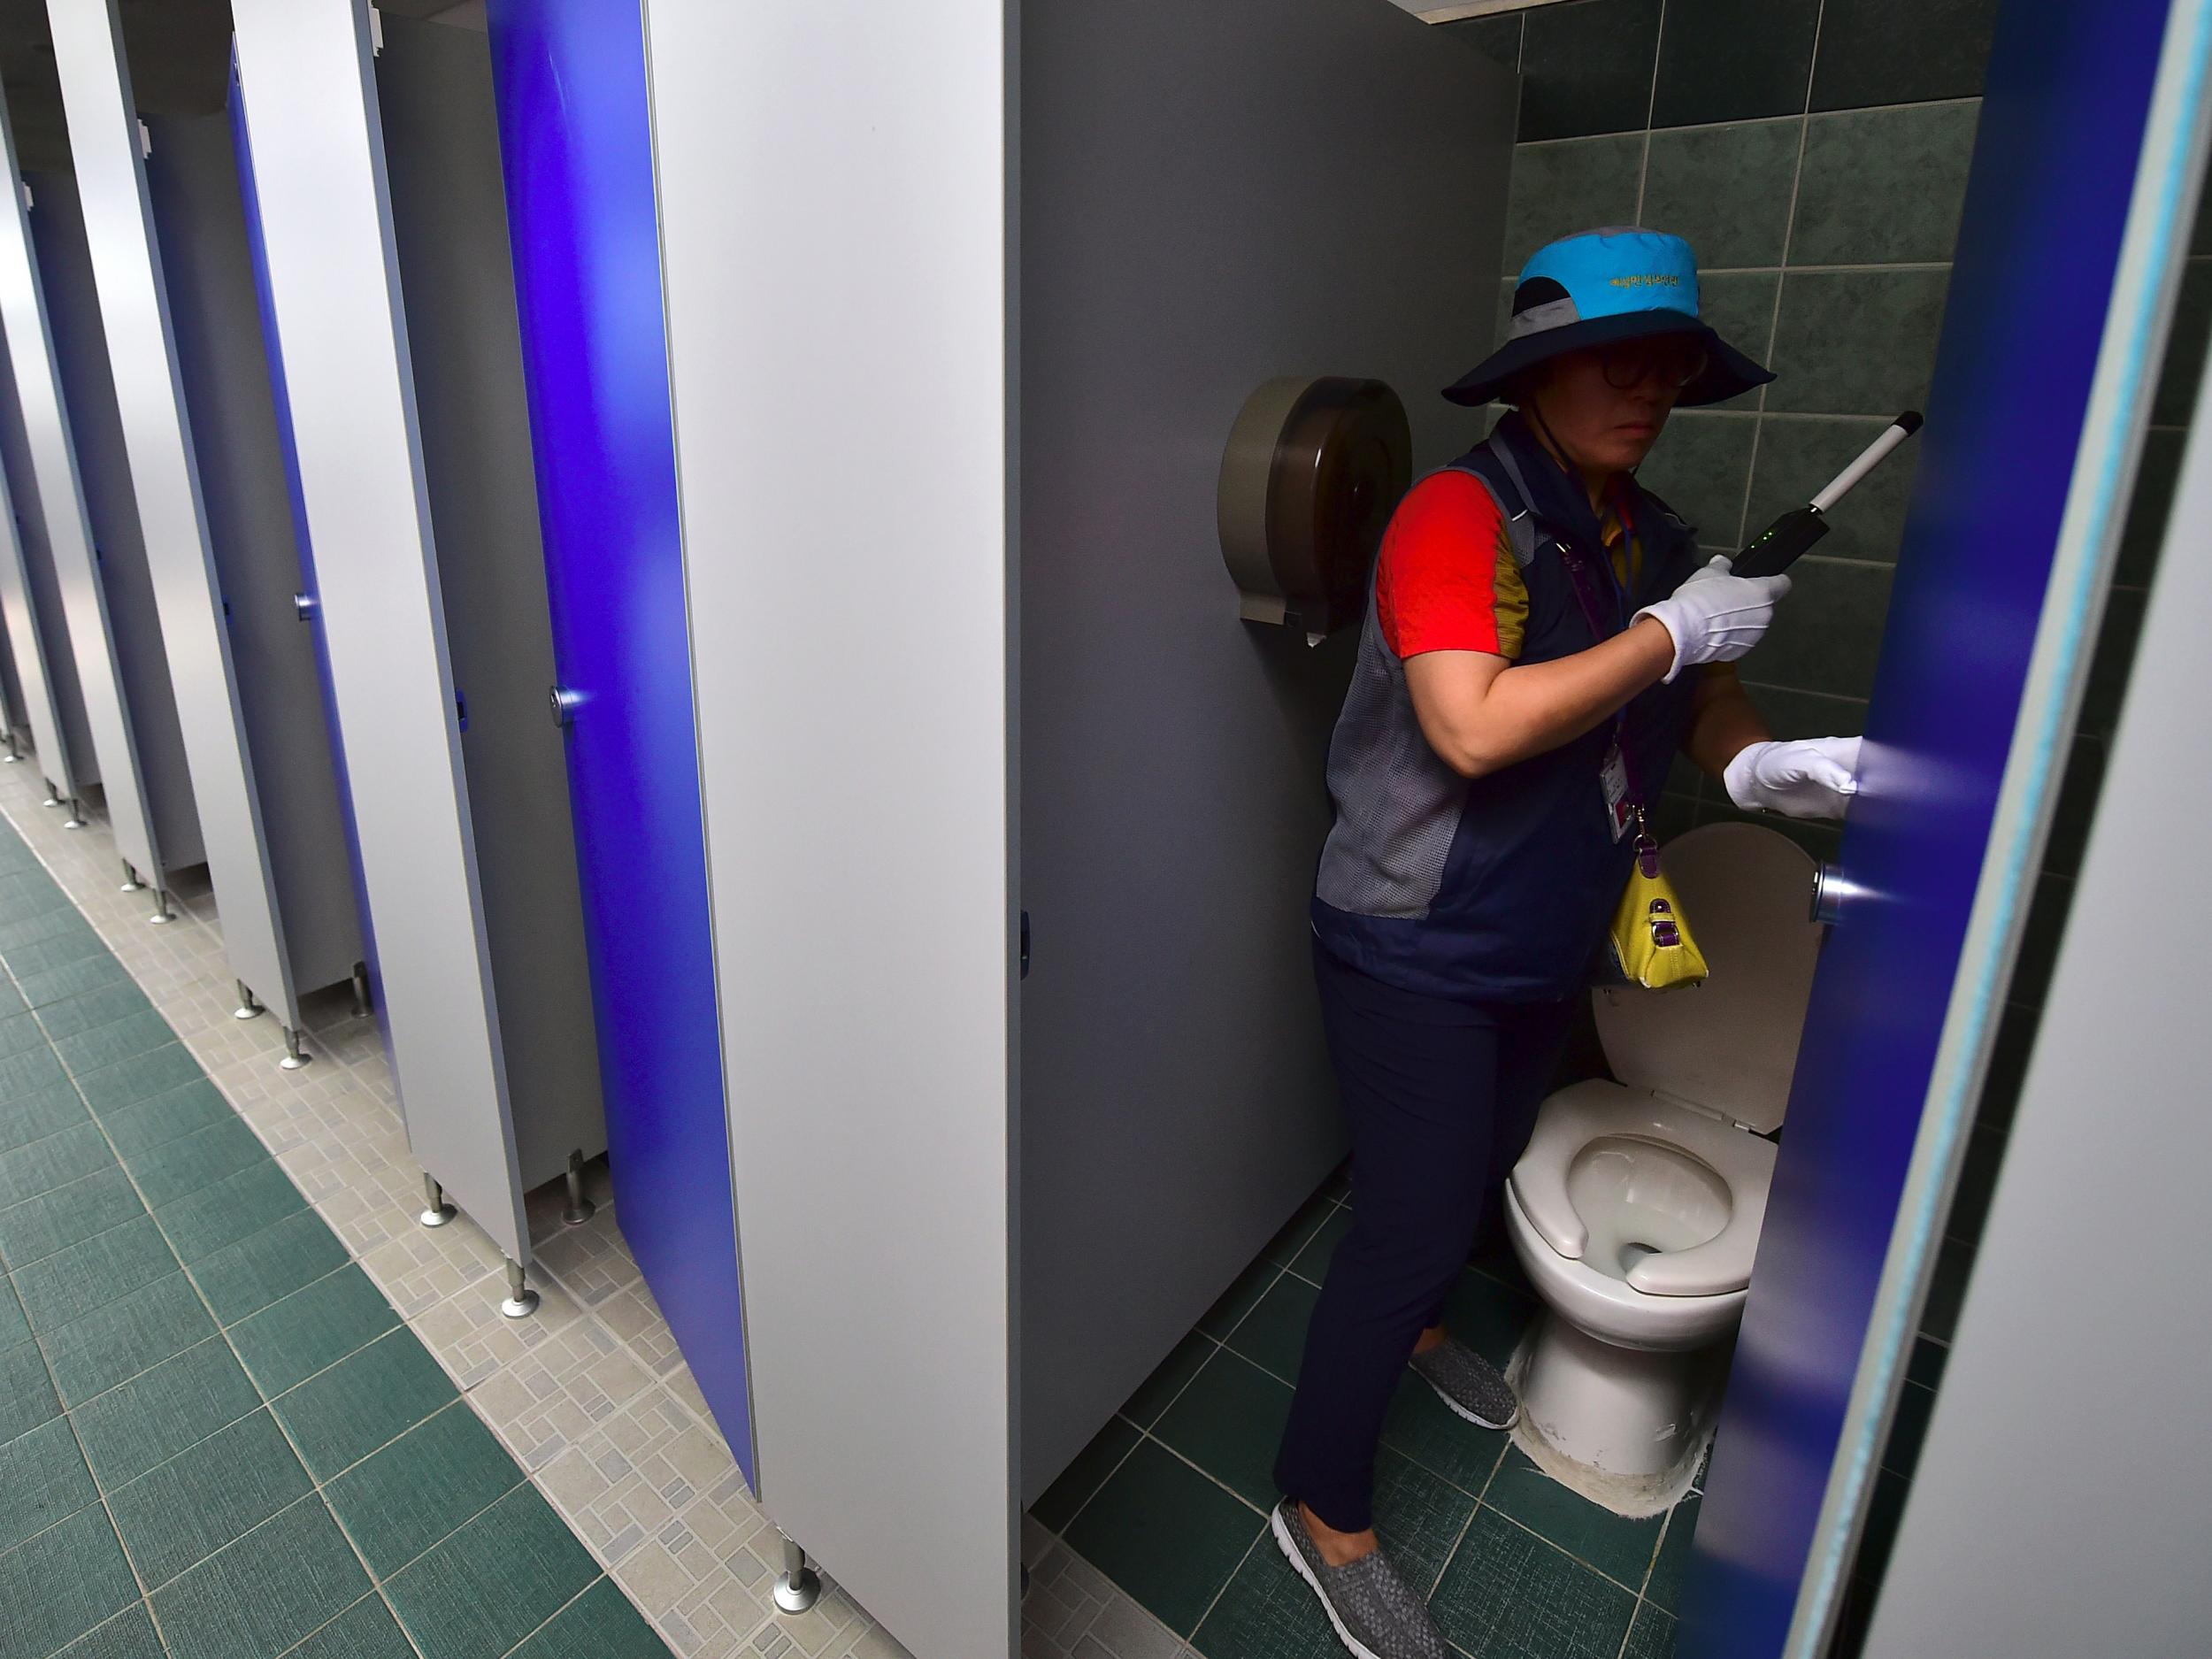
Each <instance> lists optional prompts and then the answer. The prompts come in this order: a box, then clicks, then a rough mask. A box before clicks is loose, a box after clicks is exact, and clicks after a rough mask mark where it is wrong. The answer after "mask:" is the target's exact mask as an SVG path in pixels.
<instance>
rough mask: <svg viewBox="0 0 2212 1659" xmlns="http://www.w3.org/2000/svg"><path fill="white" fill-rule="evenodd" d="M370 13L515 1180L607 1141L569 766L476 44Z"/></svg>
mask: <svg viewBox="0 0 2212 1659" xmlns="http://www.w3.org/2000/svg"><path fill="white" fill-rule="evenodd" d="M383 27H384V45H383V50H382V51H381V52H380V54H379V56H378V58H377V61H376V76H377V96H378V101H379V108H380V114H381V125H380V128H379V132H380V136H381V139H382V143H383V152H384V160H385V166H386V169H387V172H388V178H389V180H390V191H391V195H390V207H391V214H392V219H391V226H392V235H393V240H394V247H395V251H396V257H397V258H398V260H399V269H400V288H401V291H402V296H403V300H404V303H405V305H406V310H407V333H408V338H409V340H410V342H411V350H410V360H411V365H412V368H411V385H412V387H413V389H414V395H415V396H414V403H415V411H416V418H417V422H418V429H419V432H420V434H421V446H422V447H421V456H422V464H423V469H424V470H423V482H424V487H425V488H426V491H427V492H428V497H429V502H430V519H431V522H432V524H433V525H434V526H435V527H436V533H437V535H438V541H439V552H438V558H437V566H436V568H437V578H438V587H439V591H440V593H441V595H442V614H443V616H444V618H445V625H446V646H447V654H448V657H449V661H450V663H451V664H452V672H453V678H454V692H455V695H456V697H457V701H458V705H459V707H460V710H461V757H462V762H463V766H464V769H465V780H466V787H467V790H468V801H469V818H470V825H471V833H472V835H473V837H474V843H475V848H476V868H477V876H478V879H479V880H480V883H481V888H482V896H483V905H484V928H485V936H486V938H487V940H488V943H489V947H490V951H491V982H492V989H493V994H494V995H495V997H496V998H497V1002H498V1010H499V1033H500V1043H501V1048H502V1052H503V1056H504V1062H503V1063H504V1064H505V1066H506V1069H507V1087H508V1090H509V1093H510V1094H511V1097H512V1099H513V1101H514V1102H515V1152H516V1158H517V1164H516V1169H517V1176H516V1179H518V1181H519V1182H520V1184H521V1186H522V1187H523V1189H524V1190H525V1191H527V1190H528V1189H529V1188H531V1187H536V1186H538V1185H540V1184H541V1183H542V1182H545V1181H549V1180H551V1179H555V1178H557V1177H558V1176H559V1175H560V1174H561V1173H562V1172H563V1171H565V1169H566V1168H567V1167H568V1160H569V1155H570V1154H571V1153H572V1152H575V1151H580V1152H581V1153H582V1154H583V1155H584V1156H586V1157H594V1156H597V1155H598V1154H599V1152H600V1151H601V1150H602V1149H603V1148H605V1146H606V1144H607V1141H606V1128H605V1122H604V1118H603V1113H602V1110H601V1106H600V1082H599V1049H598V1042H597V1040H596V1035H595V1031H594V1029H593V1021H592V987H591V970H590V967H589V964H588V955H587V952H586V949H585V942H584V941H585V934H584V915H583V899H582V896H581V895H580V892H579V884H578V877H577V869H576V841H575V833H574V831H573V830H572V828H571V826H570V822H569V791H568V776H567V767H566V764H565V760H564V758H563V755H562V749H563V743H562V737H561V729H560V727H559V726H557V724H556V723H555V721H554V718H553V710H552V706H551V703H550V702H549V695H548V694H549V691H550V689H551V687H552V685H553V680H554V667H553V660H554V659H553V634H552V623H551V621H550V619H549V617H548V615H547V608H546V568H545V549H544V543H543V541H542V540H541V535H540V533H539V528H538V498H537V484H536V479H535V475H534V465H533V462H532V457H531V444H530V416H529V408H528V399H527V397H526V394H525V391H524V386H523V365H522V346H521V337H520V330H519V327H518V323H517V321H516V315H515V285H514V273H513V271H512V268H511V265H510V263H509V259H508V251H507V230H506V223H507V204H506V193H505V188H504V186H503V182H502V180H501V176H500V159H499V129H498V123H497V120H496V119H495V113H494V111H493V101H492V70H491V52H490V48H489V46H488V43H487V42H486V40H485V37H484V35H483V32H482V31H481V30H479V29H472V28H467V27H457V26H456V25H454V24H451V23H442V22H436V21H426V20H423V19H414V18H397V17H388V18H386V19H384V24H383ZM671 649H673V648H671ZM634 880H635V878H634V877H632V878H631V881H632V882H634ZM627 885H629V884H628V883H625V884H624V886H625V887H626V886H627Z"/></svg>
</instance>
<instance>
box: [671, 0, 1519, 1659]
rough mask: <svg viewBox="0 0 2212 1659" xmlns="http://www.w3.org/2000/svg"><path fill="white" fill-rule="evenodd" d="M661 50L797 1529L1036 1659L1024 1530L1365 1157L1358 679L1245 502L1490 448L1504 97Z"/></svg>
mask: <svg viewBox="0 0 2212 1659" xmlns="http://www.w3.org/2000/svg"><path fill="white" fill-rule="evenodd" d="M646 18H647V25H648V31H649V44H650V58H651V86H652V97H653V107H654V116H655V127H656V145H657V150H656V153H657V163H658V182H659V189H660V208H661V214H662V249H663V258H664V284H665V290H666V306H667V315H668V328H669V339H670V349H671V361H672V381H673V389H674V396H675V416H676V419H675V426H676V433H677V442H678V463H679V474H680V480H681V485H682V494H683V512H684V527H685V557H686V566H687V580H688V582H689V590H690V626H691V633H692V649H693V657H694V672H695V676H696V684H697V687H698V703H699V733H700V764H701V774H702V779H703V792H704V795H705V801H706V825H707V835H708V847H709V854H710V873H711V879H712V904H713V910H714V918H715V929H716V949H717V963H718V972H719V976H720V992H721V1000H722V1018H723V1029H724V1037H725V1042H726V1053H727V1056H728V1065H729V1073H730V1077H731V1080H732V1086H731V1091H730V1116H731V1125H732V1133H731V1140H732V1146H733V1161H734V1167H735V1171H736V1187H737V1206H738V1214H739V1216H740V1217H741V1233H742V1241H743V1248H744V1257H745V1268H746V1272H745V1286H746V1302H747V1331H748V1339H749V1340H748V1348H749V1362H750V1368H751V1375H752V1378H753V1386H754V1395H755V1400H756V1402H757V1441H758V1447H759V1466H760V1481H761V1497H762V1501H763V1503H764V1506H765V1507H766V1509H767V1510H768V1512H769V1514H770V1515H771V1516H772V1517H774V1519H775V1520H776V1522H777V1524H778V1525H780V1526H782V1527H783V1528H785V1529H786V1530H787V1532H791V1533H792V1534H793V1535H794V1536H795V1538H796V1539H797V1540H798V1541H799V1542H800V1543H802V1544H803V1545H804V1546H805V1547H806V1548H808V1549H809V1550H810V1551H812V1552H814V1553H816V1554H818V1555H819V1556H820V1557H821V1559H822V1561H823V1563H824V1565H825V1566H826V1569H827V1570H828V1571H830V1572H831V1573H832V1574H833V1575H834V1576H835V1577H836V1578H837V1579H838V1580H839V1582H840V1583H841V1584H842V1585H843V1586H845V1587H846V1588H847V1589H848V1590H849V1591H850V1592H851V1593H852V1594H853V1595H854V1596H855V1597H856V1599H857V1600H858V1601H860V1602H861V1604H862V1605H864V1606H865V1607H867V1608H868V1609H869V1610H870V1611H871V1612H872V1613H873V1614H874V1615H875V1616H876V1617H879V1618H880V1619H881V1620H882V1621H883V1622H884V1623H885V1624H886V1626H887V1628H888V1629H889V1631H890V1632H892V1634H894V1635H895V1636H896V1637H898V1638H899V1639H900V1640H902V1641H903V1642H904V1643H906V1644H907V1645H908V1646H909V1647H910V1648H912V1649H913V1650H914V1651H916V1652H918V1653H926V1654H932V1655H935V1654H959V1655H991V1656H992V1659H999V1656H1001V1655H1006V1654H1008V1653H1010V1652H1011V1651H1012V1650H1013V1648H1014V1646H1015V1640H1014V1634H1013V1628H1012V1617H1011V1608H1012V1604H1013V1596H1012V1594H1011V1591H1010V1586H1011V1583H1012V1578H1013V1566H1012V1560H1011V1548H1010V1541H1009V1540H1010V1534H1011V1530H1012V1526H1013V1521H1014V1517H1015V1515H1016V1513H1017V1510H1018V1504H1019V1503H1020V1502H1022V1501H1023V1500H1025V1499H1026V1498H1028V1497H1030V1496H1032V1495H1033V1494H1035V1493H1036V1492H1038V1491H1039V1490H1040V1489H1041V1488H1042V1487H1043V1486H1045V1485H1046V1484H1047V1483H1048V1482H1049V1481H1050V1479H1052V1478H1053V1477H1054V1476H1055V1475H1056V1474H1057V1473H1058V1472H1060V1471H1061V1469H1062V1468H1063V1467H1064V1465H1065V1463H1067V1461H1068V1460H1069V1458H1070V1457H1071V1456H1072V1455H1074V1454H1075V1453H1076V1451H1078V1450H1079V1448H1081V1446H1082V1445H1083V1444H1084V1443H1085V1442H1086V1441H1087V1440H1088V1438H1089V1437H1090V1436H1091V1435H1092V1433H1093V1432H1094V1431H1095V1430H1097V1429H1098V1428H1099V1427H1100V1426H1102V1425H1103V1423H1104V1422H1105V1421H1106V1420H1107V1419H1108V1417H1110V1415H1111V1413H1112V1412H1113V1410H1114V1409H1115V1408H1116V1407H1117V1406H1118V1404H1119V1403H1120V1402H1121V1401H1122V1400H1123V1399H1124V1398H1125V1397H1126V1395H1127V1394H1128V1393H1129V1392H1130V1390H1131V1389H1132V1388H1133V1386H1135V1385H1136V1384H1137V1383H1138V1382H1139V1381H1141V1379H1143V1377H1144V1376H1145V1375H1146V1374H1147V1373H1148V1371H1150V1370H1151V1369H1153V1367H1154V1366H1156V1364H1157V1363H1158V1362H1159V1361H1160V1360H1162V1359H1163V1358H1164V1356H1166V1354H1167V1353H1168V1351H1169V1349H1170V1348H1171V1347H1172V1346H1173V1345H1174V1343H1175V1342H1176V1341H1177V1340H1179V1338H1181V1337H1182V1336H1183V1335H1185V1334H1186V1333H1187V1332H1188V1331H1189V1329H1190V1327H1191V1325H1192V1324H1193V1323H1194V1320H1195V1319H1196V1318H1197V1317H1198V1316H1199V1315H1200V1314H1201V1313H1202V1312H1203V1310H1205V1308H1206V1307H1207V1305H1208V1304H1209V1303H1210V1302H1212V1301H1213V1300H1214V1299H1215V1298H1216V1297H1217V1296H1218V1295H1219V1294H1220V1293H1221V1292H1222V1291H1223V1290H1224V1289H1225V1288H1226V1286H1227V1285H1228V1284H1229V1282H1230V1281H1231V1279H1233V1277H1234V1275H1235V1274H1236V1273H1237V1272H1238V1271H1240V1270H1241V1269H1242V1268H1243V1267H1244V1266H1245V1265H1246V1264H1247V1263H1249V1262H1250V1261H1251V1259H1252V1258H1253V1257H1254V1256H1255V1255H1256V1253H1257V1252H1258V1251H1259V1250H1260V1249H1261V1248H1263V1245H1264V1244H1265V1242H1266V1240H1268V1238H1269V1236H1270V1235H1271V1233H1274V1232H1275V1231H1276V1230H1277V1229H1278V1228H1279V1226H1280V1225H1281V1224H1282V1223H1283V1222H1284V1221H1285V1220H1286V1219H1287V1218H1288V1217H1289V1216H1290V1214H1291V1213H1292V1211H1293V1210H1294V1209H1295V1208H1296V1207H1297V1205H1298V1204H1299V1203H1300V1202H1302V1201H1303V1200H1304V1199H1305V1198H1306V1197H1307V1196H1308V1195H1309V1194H1310V1193H1311V1191H1312V1190H1313V1188H1314V1187H1316V1186H1317V1184H1318V1183H1319V1182H1320V1181H1321V1180H1322V1179H1323V1178H1324V1177H1325V1175H1326V1173H1327V1171H1328V1170H1329V1168H1330V1167H1331V1165H1332V1164H1333V1163H1334V1162H1335V1160H1336V1159H1337V1158H1338V1157H1339V1156H1340V1154H1341V1151H1342V1139H1341V1131H1340V1126H1339V1124H1338V1122H1337V1119H1336V1115H1335V1111H1334V1107H1333V1090H1332V1087H1331V1085H1330V1082H1329V1079H1328V1074H1327V1071H1326V1067H1325V1059H1324V1056H1323V1054H1322V1049H1321V1045H1320V1043H1319V1041H1318V1040H1317V1033H1316V1030H1315V1026H1316V1020H1317V1016H1316V1010H1315V1009H1314V1007H1313V1004H1312V998H1311V991H1310V956H1309V941H1308V933H1307V929H1306V926H1305V920H1304V917H1305V911H1306V905H1307V901H1308V898H1309V895H1310V890H1311V886H1310V884H1311V879H1312V870H1313V861H1314V858H1315V856H1316V854H1317V850H1318V847H1319V842H1320V840H1321V837H1322V834H1323V832H1324V830H1325V826H1326V821H1327V809H1326V803H1325V795H1324V791H1323V786H1322V777H1321V772H1322V759H1323V751H1324V749H1325V742H1326V738H1327V733H1328V730H1329V728H1330V726H1331V724H1332V722H1333V717H1334V714H1335V711H1336V705H1337V702H1338V699H1339V697H1340V693H1341V689H1342V687H1343V684H1344V678H1345V674H1346V672H1347V669H1348V651H1349V647H1350V644H1351V641H1349V640H1348V639H1339V640H1334V641H1329V642H1328V643H1326V644H1325V646H1324V647H1323V648H1321V649H1317V650H1310V649H1308V648H1307V646H1306V645H1305V643H1304V641H1303V637H1302V634H1294V633H1289V632H1286V631H1282V630H1266V629H1259V628H1255V627H1253V626H1249V625H1247V624H1245V623H1243V622H1241V621H1240V619H1239V605H1238V595H1237V590H1236V588H1235V586H1234V584H1233V582H1232V580H1231V579H1230V577H1229V576H1228V574H1227V572H1225V569H1224V568H1223V562H1222V556H1221V551H1220V547H1219V543H1218V540H1217V521H1216V499H1215V495H1216V486H1217V477H1218V472H1219V467H1220V463H1221V456H1222V451H1223V447H1224V445H1225V442H1226V440H1227V438H1228V436H1229V433H1230V429H1231V427H1232V426H1233V423H1234V421H1235V419H1236V417H1237V414H1238V411H1239V410H1240V407H1241V405H1242V404H1243V403H1244V401H1245V399H1246V397H1247V396H1248V395H1249V394H1250V393H1251V392H1252V391H1254V390H1255V389H1256V388H1257V387H1259V386H1260V385H1261V384H1262V383H1263V382H1264V381H1266V380H1271V379H1272V378H1274V377H1277V376H1281V375H1292V374H1297V375H1313V374H1338V375H1348V376H1358V377H1375V378H1379V379H1382V380H1387V381H1388V382H1390V383H1391V384H1392V385H1393V386H1394V387H1395V388H1396V389H1397V390H1398V391H1399V393H1400V394H1401V395H1402V397H1403V398H1404V400H1405V402H1406V404H1407V406H1408V408H1409V410H1410V411H1412V413H1413V417H1414V420H1415V433H1416V437H1417V459H1418V460H1419V461H1421V462H1424V463H1434V462H1437V461H1440V460H1443V459H1445V458H1447V457H1449V456H1450V455H1451V454H1453V453H1454V452H1455V451H1456V450H1457V449H1461V448H1463V447H1465V446H1466V445H1467V444H1468V443H1469V442H1472V441H1473V440H1474V439H1476V438H1478V437H1479V435H1480V434H1481V431H1482V428H1483V421H1482V419H1481V417H1479V415H1465V414H1454V413H1453V412H1452V411H1449V410H1448V409H1447V408H1445V407H1443V406H1442V405H1441V404H1440V403H1439V401H1438V399H1437V390H1438V388H1440V387H1441V386H1442V385H1444V384H1446V383H1447V382H1448V380H1451V379H1452V378H1453V377H1454V376H1455V375H1456V374H1457V373H1460V372H1462V371H1463V370H1464V368H1465V367H1466V365H1467V364H1468V363H1469V362H1471V361H1473V360H1474V359H1475V358H1476V357H1479V355H1480V354H1481V352H1482V351H1483V350H1484V349H1486V348H1487V346H1488V345H1489V343H1490V336H1491V334H1492V330H1493V322H1494V306H1495V299H1496V286H1495V271H1496V268H1497V263H1498V255H1499V249H1500V245H1501V242H1502V228H1503V219H1504V208H1505V191H1506V180H1507V169H1508V165H1509V154H1510V143H1511V137H1512V130H1513V119H1514V106H1515V88H1514V82H1513V79H1512V77H1511V75H1510V74H1509V73H1506V72H1504V71H1503V70H1502V69H1500V68H1499V67H1498V66H1497V65H1493V64H1491V63H1489V62H1487V61H1486V60H1485V59H1483V58H1479V56H1477V55H1476V54H1474V53H1472V52H1471V51H1469V50H1467V48H1466V46H1465V45H1464V43H1463V42H1459V41H1456V40H1454V39H1452V38H1451V37H1450V36H1448V35H1444V34H1441V33H1439V32H1436V31H1432V30H1430V29H1427V28H1425V27H1424V26H1423V25H1421V24H1420V23H1418V22H1417V21H1416V20H1415V19H1411V18H1409V17H1408V16H1406V15H1404V14H1402V13H1401V12H1396V11H1394V10H1393V9H1391V8H1389V7H1387V6H1385V5H1382V4H1376V3H1375V0H1212V3H1210V4H1204V5H1193V4H1189V0H1133V3H1131V4H1120V5H1116V6H1111V7H1086V6H1079V5H1072V4H1030V5H1025V6H1020V7H1013V8H1010V7H1007V6H1004V5H1002V4H998V0H958V3H956V4H941V5H939V6H935V7H932V8H929V9H928V12H927V15H926V17H925V16H922V15H920V14H918V13H913V12H900V11H897V10H893V11H891V12H872V13H870V14H869V15H868V16H866V17H865V18H863V17H861V16H860V15H858V14H857V13H856V12H852V11H851V10H849V9H847V8H835V7H817V8H806V9H802V10H799V11H794V10H792V9H790V8H771V9H762V8H753V7H743V6H736V7H732V6H726V5H721V4H714V3H713V0H651V3H650V4H649V5H648V7H647V10H646ZM1010 30H1014V31H1017V32H1018V44H1017V40H1016V38H1015V35H1013V34H1010V33H1009V31H1010ZM1017 65H1018V68H1017ZM1010 73H1018V83H1015V82H1010V81H1009V80H1008V78H1007V77H1008V75H1009V74H1010ZM856 110H861V111H867V115H868V119H867V120H866V122H865V123H861V122H857V121H856V120H855V119H853V117H852V111H856ZM1017 111H1018V114H1017ZM761 157H772V158H773V162H772V165H752V164H754V163H755V162H757V159H758V158H761ZM1017 341H1018V349H1017V348H1016V346H1015V344H1014V342H1017ZM763 388H773V396H765V395H764V389H763ZM1023 912H1025V913H1026V916H1025V918H1024V916H1023ZM1024 919H1025V920H1026V923H1027V926H1026V928H1024V927H1023V926H1022V923H1023V920H1024ZM1024 955H1025V965H1026V977H1025V978H1022V977H1020V975H1021V973H1022V971H1023V970H1022V967H1021V966H1020V965H1018V964H1019V962H1020V961H1021V959H1022V958H1023V956H1024ZM1017 1079H1018V1081H1017ZM1017 1097H1018V1105H1017ZM887 1379H888V1383H889V1386H886V1380H887Z"/></svg>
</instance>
